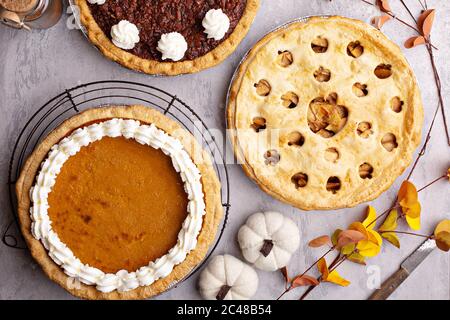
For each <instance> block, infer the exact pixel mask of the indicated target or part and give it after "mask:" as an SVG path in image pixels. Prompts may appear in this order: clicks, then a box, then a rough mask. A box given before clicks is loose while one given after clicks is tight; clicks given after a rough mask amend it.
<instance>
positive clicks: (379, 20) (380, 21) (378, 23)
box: [372, 15, 391, 30]
mask: <svg viewBox="0 0 450 320" xmlns="http://www.w3.org/2000/svg"><path fill="white" fill-rule="evenodd" d="M389 20H391V17H390V16H386V15H385V16H379V17H375V18H373V19H372V24H373V25H374V26H375V27H376V28H377V29H378V30H380V29H381V28H382V27H383V26H384V24H385V23H386V22H388V21H389Z"/></svg>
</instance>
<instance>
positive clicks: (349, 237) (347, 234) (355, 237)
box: [337, 230, 366, 248]
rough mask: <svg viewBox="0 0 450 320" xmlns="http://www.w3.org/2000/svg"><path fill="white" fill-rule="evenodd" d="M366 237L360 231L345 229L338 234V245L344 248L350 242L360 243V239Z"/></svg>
mask: <svg viewBox="0 0 450 320" xmlns="http://www.w3.org/2000/svg"><path fill="white" fill-rule="evenodd" d="M364 239H366V237H365V236H364V234H362V233H361V232H360V231H356V230H344V231H342V232H341V233H340V234H339V236H338V244H337V246H338V247H339V248H342V247H344V246H346V245H348V244H350V243H358V242H359V241H361V240H364Z"/></svg>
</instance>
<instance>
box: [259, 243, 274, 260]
mask: <svg viewBox="0 0 450 320" xmlns="http://www.w3.org/2000/svg"><path fill="white" fill-rule="evenodd" d="M272 248H273V241H272V240H269V239H266V240H264V244H263V246H262V248H261V250H259V252H261V253H262V255H263V256H264V257H267V256H268V255H269V254H270V252H271V251H272Z"/></svg>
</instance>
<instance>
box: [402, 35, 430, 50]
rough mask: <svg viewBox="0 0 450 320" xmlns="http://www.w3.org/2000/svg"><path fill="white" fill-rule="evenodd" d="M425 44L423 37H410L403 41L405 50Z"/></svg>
mask: <svg viewBox="0 0 450 320" xmlns="http://www.w3.org/2000/svg"><path fill="white" fill-rule="evenodd" d="M424 43H425V38H424V37H423V36H417V37H411V38H409V39H408V40H406V41H405V48H406V49H411V48H414V47H417V46H419V45H421V44H424Z"/></svg>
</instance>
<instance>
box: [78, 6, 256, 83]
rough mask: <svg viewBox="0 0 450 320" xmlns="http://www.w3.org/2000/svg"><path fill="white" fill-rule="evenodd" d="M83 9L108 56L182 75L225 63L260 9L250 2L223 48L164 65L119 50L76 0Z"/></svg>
mask: <svg viewBox="0 0 450 320" xmlns="http://www.w3.org/2000/svg"><path fill="white" fill-rule="evenodd" d="M75 3H76V4H77V6H78V7H79V9H80V20H81V23H82V24H83V26H85V28H86V31H87V34H88V37H89V39H90V40H91V42H92V43H93V44H94V45H95V46H96V47H97V48H99V49H100V51H101V52H102V53H103V55H104V56H106V57H107V58H108V59H111V60H113V61H115V62H118V63H120V64H121V65H123V66H125V67H127V68H130V69H133V70H136V71H141V72H144V73H148V74H156V75H179V74H186V73H195V72H199V71H201V70H204V69H207V68H210V67H213V66H215V65H217V64H219V63H221V62H222V61H223V60H225V59H226V58H227V57H228V56H229V55H230V54H231V53H233V52H234V50H236V48H237V46H238V45H239V43H240V42H241V41H242V39H244V37H245V36H246V35H247V32H248V30H249V29H250V26H251V24H252V22H253V19H254V18H255V16H256V13H257V11H258V8H259V0H247V6H246V8H245V11H244V14H243V15H242V17H241V19H240V21H239V23H238V24H237V26H236V28H235V29H234V31H233V32H232V33H231V35H230V36H229V37H228V38H227V39H225V40H224V41H223V42H222V43H221V44H220V45H219V46H217V47H216V48H214V49H213V50H211V51H210V52H208V53H207V54H205V55H203V56H201V57H198V58H196V59H194V60H186V61H179V62H160V61H155V60H149V59H142V58H140V57H138V56H136V55H134V54H131V53H129V52H127V51H124V50H122V49H120V48H118V47H116V46H115V45H114V44H113V43H112V42H111V40H109V38H108V37H107V36H106V35H105V34H104V32H103V31H102V30H101V29H100V27H99V26H98V24H97V22H96V21H95V19H94V18H93V16H92V14H91V11H90V9H89V6H88V3H87V1H86V0H75Z"/></svg>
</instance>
